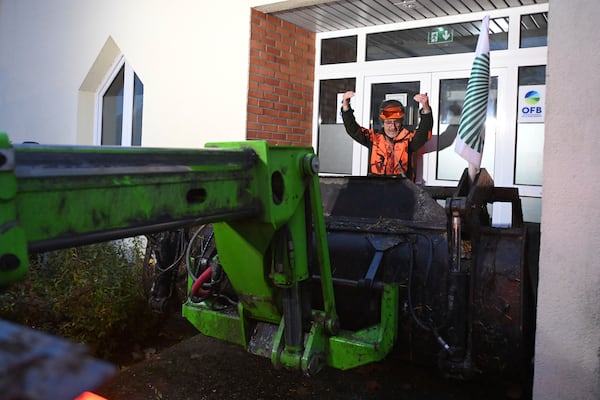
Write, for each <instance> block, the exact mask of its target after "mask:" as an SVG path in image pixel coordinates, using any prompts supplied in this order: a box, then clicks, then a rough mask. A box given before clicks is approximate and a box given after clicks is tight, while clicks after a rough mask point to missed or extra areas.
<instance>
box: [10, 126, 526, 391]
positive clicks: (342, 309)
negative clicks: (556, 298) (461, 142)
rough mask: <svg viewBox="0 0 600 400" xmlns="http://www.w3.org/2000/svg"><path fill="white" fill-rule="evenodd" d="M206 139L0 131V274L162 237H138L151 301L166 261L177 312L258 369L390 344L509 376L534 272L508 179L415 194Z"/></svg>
mask: <svg viewBox="0 0 600 400" xmlns="http://www.w3.org/2000/svg"><path fill="white" fill-rule="evenodd" d="M206 147H207V148H205V149H196V150H192V149H152V148H122V147H114V148H113V147H77V146H76V147H73V146H44V145H27V144H22V145H12V144H11V143H10V141H9V139H8V137H7V136H6V135H4V134H0V181H1V182H2V183H1V184H0V188H1V189H0V193H1V194H2V196H1V198H0V210H1V212H0V227H1V228H0V283H1V284H9V283H11V282H14V281H16V280H18V279H21V278H22V277H23V276H24V275H25V274H26V273H27V267H28V254H29V253H31V252H33V253H35V252H44V251H49V250H54V249H59V248H65V247H72V246H76V245H83V244H88V243H93V242H100V241H107V240H112V239H116V238H124V237H131V236H135V235H142V234H144V235H148V237H149V238H151V239H152V238H162V239H161V240H158V241H152V240H151V241H150V244H151V249H153V251H154V252H153V254H152V255H153V256H156V255H158V257H155V259H156V261H157V263H158V265H157V266H156V267H157V268H158V270H159V271H160V274H159V275H160V277H161V279H157V280H156V281H155V282H154V287H153V290H152V296H151V297H152V298H151V302H152V303H153V304H154V305H155V306H157V307H158V308H160V307H162V306H163V305H164V302H165V301H167V300H168V297H169V295H170V294H172V293H173V286H170V285H174V284H173V281H174V280H175V278H174V277H173V275H172V274H175V273H176V271H177V267H178V265H179V264H181V263H183V265H185V266H186V268H185V269H186V272H187V276H188V279H187V282H188V283H187V293H188V294H187V296H186V297H187V299H186V300H185V303H184V304H183V306H182V310H183V315H184V316H185V318H187V319H188V320H189V322H191V324H193V325H194V326H195V327H196V328H197V329H198V330H199V331H200V332H202V333H203V334H205V335H208V336H212V337H216V338H219V339H223V340H226V341H229V342H233V343H237V344H239V345H241V346H243V347H244V348H245V349H247V350H248V351H249V352H251V353H254V354H257V355H261V356H265V357H268V358H270V359H271V361H272V363H273V364H274V365H275V366H276V367H285V368H292V369H298V370H301V371H302V372H304V373H305V374H307V375H313V374H316V373H317V372H318V371H319V370H320V369H321V368H322V367H323V366H325V365H327V366H330V367H333V368H339V369H349V368H353V367H357V366H360V365H364V364H367V363H371V362H375V361H379V360H382V359H383V358H385V357H386V356H387V355H388V354H389V353H390V352H392V351H394V352H399V353H400V354H402V355H403V356H404V357H406V359H407V360H409V361H415V362H419V363H429V364H437V365H438V366H439V367H440V369H441V370H442V371H443V372H444V374H446V375H448V376H454V377H459V378H468V377H470V376H473V375H476V374H479V373H490V374H500V375H505V374H507V375H511V376H514V377H516V378H517V379H522V378H523V377H526V376H527V374H528V373H529V371H528V369H529V364H530V358H531V347H532V346H531V342H530V337H531V336H530V332H531V329H532V325H533V311H532V310H534V309H535V308H534V304H533V302H534V296H533V293H534V292H533V291H532V287H531V284H530V273H529V269H530V268H535V267H536V266H535V265H533V266H532V265H528V264H529V262H528V257H527V256H526V247H527V246H528V243H527V237H528V234H527V228H526V225H525V224H524V223H523V221H522V213H521V206H520V200H519V196H518V192H517V190H516V189H514V188H497V187H494V184H493V181H492V179H491V178H490V177H489V175H488V174H487V173H486V171H485V170H482V171H481V172H480V173H479V174H478V176H477V177H476V178H475V180H474V182H472V183H471V182H470V181H469V178H468V176H467V175H466V171H465V173H464V174H463V177H462V178H461V180H460V182H459V184H458V186H457V187H455V188H421V187H418V186H416V185H414V184H413V183H412V182H410V181H409V180H407V179H403V178H374V177H319V175H318V169H319V162H318V158H317V157H316V155H315V154H314V153H313V150H312V149H311V148H303V147H285V146H269V145H268V144H267V143H266V142H262V141H247V142H236V143H212V144H208V145H207V146H206ZM493 202H508V203H511V204H512V224H511V226H510V227H508V228H496V227H492V226H491V225H490V216H489V215H488V211H487V207H488V205H489V204H491V203H493ZM440 203H441V204H445V206H442V205H440ZM39 210H44V212H43V213H41V212H40V211H39ZM181 239H185V240H184V241H183V242H181V243H180V245H174V244H175V243H176V242H177V240H181ZM155 253H156V254H155Z"/></svg>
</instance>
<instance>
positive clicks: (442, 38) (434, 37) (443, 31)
mask: <svg viewBox="0 0 600 400" xmlns="http://www.w3.org/2000/svg"><path fill="white" fill-rule="evenodd" d="M453 39H454V30H452V29H448V28H437V29H436V30H435V31H431V32H429V36H428V37H427V43H429V44H440V43H450V42H451V41H452V40H453Z"/></svg>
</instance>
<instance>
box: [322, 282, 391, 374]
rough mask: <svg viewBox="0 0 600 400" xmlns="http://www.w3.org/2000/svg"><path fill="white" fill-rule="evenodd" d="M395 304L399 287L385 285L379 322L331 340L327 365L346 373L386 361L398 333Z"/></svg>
mask: <svg viewBox="0 0 600 400" xmlns="http://www.w3.org/2000/svg"><path fill="white" fill-rule="evenodd" d="M398 303H399V288H398V286H396V285H387V284H386V285H384V289H383V294H382V299H381V320H380V323H379V324H377V325H374V326H371V327H369V328H366V329H362V330H359V331H356V332H352V331H341V332H340V333H339V334H337V335H336V336H332V337H330V338H329V351H328V353H327V364H328V365H330V366H331V367H334V368H338V369H342V370H346V369H350V368H355V367H358V366H360V365H364V364H368V363H372V362H375V361H380V360H382V359H383V358H385V356H386V355H387V354H388V353H389V352H390V351H391V349H392V347H393V345H394V342H395V341H396V337H397V333H398V315H399V308H398V307H399V306H398Z"/></svg>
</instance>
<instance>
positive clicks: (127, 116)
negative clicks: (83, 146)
mask: <svg viewBox="0 0 600 400" xmlns="http://www.w3.org/2000/svg"><path fill="white" fill-rule="evenodd" d="M121 68H124V71H123V72H124V74H123V75H124V77H123V118H122V125H121V146H125V147H129V146H131V139H132V137H133V132H132V129H133V106H134V104H133V101H134V77H135V71H134V70H133V67H132V66H131V64H130V63H129V62H127V60H126V59H125V57H124V56H123V55H120V56H119V57H117V59H116V60H115V62H114V63H113V65H112V67H111V69H110V71H109V73H108V74H107V75H106V77H105V78H104V80H103V83H102V84H101V85H100V87H99V89H98V91H97V92H96V99H95V103H96V106H95V109H96V112H95V113H94V120H95V121H94V145H101V144H102V112H103V98H104V95H105V94H106V92H107V91H108V89H109V88H110V86H111V84H112V83H113V81H114V80H115V78H116V76H117V75H118V74H119V71H120V70H121Z"/></svg>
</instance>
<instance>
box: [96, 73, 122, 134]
mask: <svg viewBox="0 0 600 400" xmlns="http://www.w3.org/2000/svg"><path fill="white" fill-rule="evenodd" d="M124 76H125V68H124V67H121V70H120V71H119V73H118V74H117V76H116V77H115V79H114V80H113V81H112V83H111V84H110V86H109V87H108V90H107V91H106V93H104V96H102V137H101V141H100V143H101V144H102V145H118V146H120V145H121V131H122V129H123V86H124Z"/></svg>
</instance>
